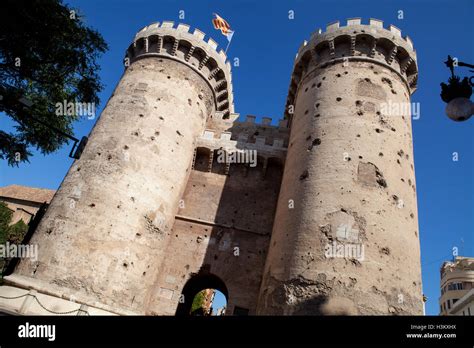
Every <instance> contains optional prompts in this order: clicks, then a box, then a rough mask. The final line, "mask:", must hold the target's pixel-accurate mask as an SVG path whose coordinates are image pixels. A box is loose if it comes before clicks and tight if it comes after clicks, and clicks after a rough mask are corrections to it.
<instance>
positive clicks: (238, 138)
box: [196, 114, 289, 161]
mask: <svg viewBox="0 0 474 348" xmlns="http://www.w3.org/2000/svg"><path fill="white" fill-rule="evenodd" d="M237 117H238V114H234V119H235V118H237ZM255 119H256V116H253V115H247V117H246V120H245V121H244V122H233V124H232V127H230V128H227V130H225V131H223V130H219V129H209V128H208V129H206V130H205V131H204V133H203V134H202V136H201V137H199V138H198V141H197V144H196V147H203V148H207V149H209V150H211V151H213V150H218V149H225V150H226V151H228V152H238V151H243V150H256V151H257V153H258V156H261V157H263V158H271V157H277V158H279V159H281V160H282V161H284V159H285V156H286V151H287V148H288V138H289V128H287V120H284V119H281V120H279V124H278V125H272V124H271V121H272V119H271V118H270V117H263V118H262V123H255ZM223 122H226V123H227V122H229V121H227V120H223Z"/></svg>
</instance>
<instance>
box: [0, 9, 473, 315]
mask: <svg viewBox="0 0 474 348" xmlns="http://www.w3.org/2000/svg"><path fill="white" fill-rule="evenodd" d="M67 3H68V4H70V5H72V6H74V7H77V8H80V9H81V10H82V13H83V14H84V15H85V21H86V23H87V24H88V25H91V26H92V27H94V28H96V29H97V30H98V31H99V32H100V33H101V34H102V35H103V36H104V38H105V40H106V41H107V42H108V43H109V45H110V50H109V51H108V52H107V53H106V54H105V55H104V56H103V57H102V59H101V60H100V62H99V63H100V65H101V66H102V71H101V73H100V75H101V78H102V81H103V83H104V84H105V89H104V91H103V92H102V93H101V100H102V103H101V105H100V109H102V108H103V106H104V104H105V102H106V101H107V99H108V98H109V96H110V95H111V93H112V91H113V88H114V87H115V85H116V84H117V82H118V80H119V79H120V76H121V74H122V72H123V66H122V59H123V56H124V52H125V49H126V48H127V47H128V45H129V43H130V42H131V40H132V39H133V37H134V34H135V32H137V31H138V30H139V29H141V28H142V27H143V26H145V25H147V24H149V23H152V22H156V21H160V22H161V21H162V20H173V21H175V22H178V21H181V22H184V23H187V24H190V25H191V26H192V27H198V28H199V29H201V30H202V31H204V32H205V33H207V34H210V35H211V36H212V37H213V38H214V39H215V40H216V41H218V42H219V44H220V45H222V46H224V47H225V44H226V39H225V37H224V36H222V35H221V34H220V33H219V32H217V31H215V30H214V29H213V28H212V24H211V18H212V13H213V12H217V13H219V14H220V15H221V16H222V17H224V18H225V19H226V20H227V21H228V22H229V23H230V24H231V26H232V27H233V29H234V30H235V35H234V39H233V42H232V44H231V46H230V49H229V52H228V54H229V56H230V57H231V58H233V57H238V58H239V59H240V67H238V68H233V84H234V94H235V105H236V112H239V113H240V114H241V115H243V116H245V115H246V114H254V115H257V116H258V117H262V116H271V117H273V118H274V119H278V118H280V117H281V116H282V114H283V110H284V103H285V100H286V94H287V91H288V84H289V78H290V73H291V70H292V64H293V59H294V57H295V54H296V51H297V48H298V47H299V45H300V44H301V42H302V41H303V40H304V39H307V38H309V36H310V34H311V33H312V32H313V31H314V30H316V29H317V28H319V27H322V28H324V27H325V25H326V24H327V23H329V22H332V21H334V20H341V21H344V20H345V19H346V18H351V17H362V18H363V20H365V22H364V23H367V20H368V18H378V19H381V20H383V21H384V22H385V23H388V24H394V25H396V26H397V27H399V28H400V29H402V33H405V34H409V36H410V37H411V38H412V40H413V41H414V44H415V48H416V50H417V53H418V63H419V71H420V77H419V84H418V91H417V92H416V93H415V95H414V96H413V98H412V100H413V101H415V102H420V103H421V118H420V119H419V120H414V121H413V128H414V147H415V169H416V181H417V191H418V206H419V223H420V237H421V251H422V265H423V287H424V292H425V294H426V295H427V296H428V303H427V306H426V308H427V313H428V314H438V296H439V267H440V264H441V262H442V261H443V260H445V259H448V258H450V257H451V250H452V248H453V247H454V246H456V247H459V248H460V249H461V254H464V255H469V256H474V248H473V242H474V238H473V226H474V214H473V210H474V205H473V203H474V202H473V200H474V198H473V197H474V179H473V177H474V176H473V174H474V173H473V172H474V170H473V169H474V158H473V150H474V140H473V134H474V132H473V131H474V128H473V127H474V119H473V120H469V121H467V122H464V123H455V122H453V121H450V120H449V119H448V118H447V117H446V116H445V115H444V108H445V104H444V103H443V102H442V101H441V99H440V97H439V92H440V87H439V84H440V83H441V82H444V81H446V80H447V78H448V76H449V72H448V69H447V68H445V67H444V65H443V61H444V60H445V59H446V56H447V55H448V54H451V55H452V56H456V57H459V59H460V60H461V61H466V62H469V63H474V45H473V37H474V24H473V21H472V17H473V15H474V1H469V0H456V1H453V0H445V1H436V0H430V1H428V0H427V1H422V0H419V1H414V0H409V1H400V0H397V1H381V0H377V1H375V0H373V1H356V0H351V1H337V0H336V1H321V0H312V1H309V0H308V1H294V0H293V1H271V2H270V1H268V2H264V1H256V0H254V1H245V0H233V1H205V0H202V1H176V0H175V1H171V0H154V1H145V0H138V1H137V0H133V1H132V0H126V1H105V0H95V1H84V0H83V1H69V2H67ZM180 10H184V11H185V19H184V20H179V17H178V16H179V11H180ZM289 10H293V11H294V12H295V19H294V20H289V19H288V11H289ZM399 10H402V11H403V14H404V18H403V19H402V20H400V19H398V18H397V17H398V11H399ZM463 73H465V74H468V73H469V72H468V71H467V70H466V69H463ZM471 74H472V73H471ZM99 111H100V110H99ZM0 122H1V123H0V128H1V129H7V130H9V129H11V127H12V124H11V123H10V122H9V121H8V120H7V119H6V118H5V117H0ZM94 123H95V120H84V121H82V122H79V123H77V124H76V127H75V135H76V136H77V137H81V136H83V135H87V134H88V133H89V131H90V129H91V128H92V126H93V125H94ZM69 150H70V147H67V146H66V147H64V148H63V149H61V150H60V151H58V152H57V153H55V154H52V155H49V156H46V157H44V156H42V155H39V154H37V155H35V156H34V157H33V158H32V159H31V163H30V164H24V165H21V166H20V168H9V167H7V166H6V164H5V163H4V162H1V163H0V186H4V185H9V184H20V185H28V186H36V187H45V188H51V189H56V188H58V186H59V184H60V183H61V180H62V179H63V177H64V175H65V174H66V172H67V170H68V168H69V166H70V165H71V163H72V161H71V159H69V158H68V153H69ZM453 152H458V154H459V161H457V162H454V161H453V160H452V154H453ZM462 239H463V240H464V245H462V243H461V240H462Z"/></svg>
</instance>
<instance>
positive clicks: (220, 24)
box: [212, 13, 233, 36]
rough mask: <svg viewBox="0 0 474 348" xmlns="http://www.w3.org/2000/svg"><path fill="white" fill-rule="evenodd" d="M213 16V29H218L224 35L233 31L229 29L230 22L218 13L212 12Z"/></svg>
mask: <svg viewBox="0 0 474 348" xmlns="http://www.w3.org/2000/svg"><path fill="white" fill-rule="evenodd" d="M214 16H215V18H214V19H213V20H212V24H213V25H214V29H217V30H220V31H221V33H222V34H224V35H225V36H227V35H229V34H231V33H232V32H233V31H232V30H231V29H230V24H229V23H227V21H226V20H225V19H224V18H222V17H221V16H219V15H218V14H216V13H214Z"/></svg>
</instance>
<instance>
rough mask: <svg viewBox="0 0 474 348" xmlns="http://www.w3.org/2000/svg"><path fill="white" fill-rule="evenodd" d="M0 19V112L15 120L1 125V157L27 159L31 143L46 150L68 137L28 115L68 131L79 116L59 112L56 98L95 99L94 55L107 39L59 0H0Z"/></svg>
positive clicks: (60, 100)
mask: <svg viewBox="0 0 474 348" xmlns="http://www.w3.org/2000/svg"><path fill="white" fill-rule="evenodd" d="M0 23H1V24H0V112H4V113H5V114H6V115H7V116H8V117H10V118H12V119H13V121H14V122H15V123H16V127H15V128H16V129H15V132H12V133H7V132H5V131H0V159H4V160H7V161H8V164H9V165H11V166H13V165H18V163H19V162H24V161H27V162H28V157H29V156H31V152H30V151H29V149H30V148H31V147H36V149H37V150H39V151H40V152H41V153H43V154H48V153H51V152H54V151H56V150H57V149H59V148H60V147H61V146H62V145H63V144H65V143H68V141H67V139H65V138H64V137H63V136H61V135H59V134H57V133H56V132H54V131H52V130H51V129H49V128H48V127H45V126H43V125H41V124H39V123H37V122H35V121H33V120H32V119H31V118H30V117H28V116H34V117H35V118H37V119H39V120H42V121H43V122H46V123H47V124H48V125H52V126H54V127H56V128H58V129H60V130H62V131H64V132H66V133H69V134H71V133H72V124H73V122H74V121H76V120H77V119H78V117H79V116H78V115H72V116H70V115H64V114H60V115H57V114H56V104H57V103H63V102H64V101H66V102H76V101H77V102H80V103H95V104H98V103H99V98H98V93H99V92H100V90H101V89H102V85H101V82H100V79H99V76H98V71H99V66H98V64H97V59H98V58H99V56H100V55H101V54H102V53H103V52H105V51H106V50H107V44H106V43H105V41H104V39H103V37H102V36H101V35H100V34H99V33H98V32H97V31H95V30H93V29H91V28H89V27H87V26H85V25H84V23H83V22H82V21H81V16H80V14H79V12H78V11H77V10H75V9H72V8H70V7H68V6H67V5H64V4H63V3H62V2H61V1H60V0H32V1H28V0H2V1H1V2H0ZM21 98H24V100H25V99H26V100H28V104H31V105H30V106H27V107H25V105H24V103H21V102H20V101H19V100H20V99H21ZM1 117H5V115H0V118H1Z"/></svg>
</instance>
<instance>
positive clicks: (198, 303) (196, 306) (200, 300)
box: [191, 290, 205, 313]
mask: <svg viewBox="0 0 474 348" xmlns="http://www.w3.org/2000/svg"><path fill="white" fill-rule="evenodd" d="M204 293H205V290H202V291H200V292H198V293H197V294H196V296H194V300H193V304H192V306H191V313H194V312H195V311H197V310H200V309H202V305H203V304H204Z"/></svg>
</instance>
